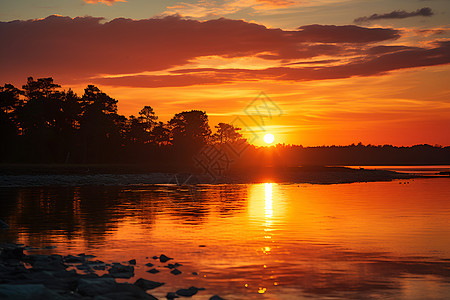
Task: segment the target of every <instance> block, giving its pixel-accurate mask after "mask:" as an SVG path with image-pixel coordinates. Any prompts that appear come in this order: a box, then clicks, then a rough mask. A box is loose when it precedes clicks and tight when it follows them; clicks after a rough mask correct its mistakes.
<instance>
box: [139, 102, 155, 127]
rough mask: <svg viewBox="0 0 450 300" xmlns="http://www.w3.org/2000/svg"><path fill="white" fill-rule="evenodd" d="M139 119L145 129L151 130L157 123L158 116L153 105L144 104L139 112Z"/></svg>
mask: <svg viewBox="0 0 450 300" xmlns="http://www.w3.org/2000/svg"><path fill="white" fill-rule="evenodd" d="M138 119H139V121H140V122H141V123H142V124H143V127H144V129H145V131H147V132H150V131H151V130H152V128H153V126H155V124H156V120H158V117H157V116H156V114H155V112H154V110H153V108H152V107H151V106H144V108H143V109H141V111H140V112H139V118H138Z"/></svg>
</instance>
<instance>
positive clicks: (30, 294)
mask: <svg viewBox="0 0 450 300" xmlns="http://www.w3.org/2000/svg"><path fill="white" fill-rule="evenodd" d="M0 299H3V300H17V299H20V300H48V299H51V300H64V298H63V297H62V296H60V295H58V294H57V293H55V292H53V291H52V290H50V289H48V288H46V287H45V286H44V285H43V284H0Z"/></svg>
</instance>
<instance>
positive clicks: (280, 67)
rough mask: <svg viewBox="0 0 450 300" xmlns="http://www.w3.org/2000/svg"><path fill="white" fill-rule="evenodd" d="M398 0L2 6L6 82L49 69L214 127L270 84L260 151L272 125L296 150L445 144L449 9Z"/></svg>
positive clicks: (71, 81)
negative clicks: (201, 117)
mask: <svg viewBox="0 0 450 300" xmlns="http://www.w3.org/2000/svg"><path fill="white" fill-rule="evenodd" d="M80 2H81V1H80ZM402 5H403V6H402V7H401V9H399V7H398V6H393V4H392V3H390V2H389V1H385V0H379V1H377V2H376V4H375V3H374V4H373V5H372V6H368V5H367V3H365V2H363V1H359V0H354V1H343V0H342V1H341V0H324V1H319V2H315V3H306V2H300V1H257V0H255V1H238V0H225V1H221V2H214V3H212V2H211V3H209V2H205V1H196V0H192V1H187V2H186V1H184V2H179V1H176V0H170V1H166V2H162V1H152V3H151V4H149V3H145V4H144V3H140V2H139V1H137V2H133V1H115V0H102V1H100V0H89V1H85V2H84V3H79V4H70V5H69V4H68V3H65V2H61V3H58V4H57V5H56V4H55V6H54V8H51V7H47V8H44V7H38V6H36V5H35V4H34V3H33V2H30V1H29V0H20V1H7V2H3V3H2V4H0V11H2V13H1V14H0V20H3V21H2V22H0V32H1V35H2V37H3V39H4V40H7V41H10V43H9V44H7V46H6V47H3V48H2V49H1V50H0V54H1V57H8V59H7V60H3V61H2V65H3V68H2V70H0V84H5V83H12V84H14V85H15V86H17V87H20V86H21V85H22V84H24V83H25V81H26V78H27V77H28V76H32V77H34V78H35V79H36V78H42V77H53V78H54V80H55V82H56V83H57V84H60V85H62V87H63V88H64V89H68V88H72V89H74V90H75V91H76V92H77V93H78V94H82V93H83V89H84V88H85V87H86V86H87V85H88V84H94V85H96V86H98V87H99V88H100V89H101V90H102V91H104V92H105V93H107V94H108V95H110V96H111V97H113V98H115V99H117V100H119V103H118V107H119V114H122V115H125V116H127V117H128V116H130V115H136V114H137V113H138V111H139V110H140V109H142V107H144V106H145V105H150V106H152V107H153V108H154V110H155V112H156V114H157V115H158V116H159V117H160V120H161V121H168V120H169V119H170V118H171V117H172V116H173V115H174V114H176V113H178V112H181V111H186V110H191V109H198V110H202V111H206V113H207V114H208V116H209V121H210V125H211V127H214V126H215V125H216V124H218V123H219V122H224V123H230V122H233V120H234V119H235V118H237V117H245V113H244V112H243V110H244V109H245V108H246V107H247V106H248V105H249V103H251V102H252V101H253V99H254V98H255V97H257V96H258V95H259V94H260V93H261V92H264V93H265V94H267V95H268V97H270V98H271V99H272V100H273V101H274V103H276V104H277V105H278V106H279V107H280V108H281V110H282V111H283V114H282V115H280V116H276V117H274V118H268V119H266V123H265V124H264V128H258V126H257V125H254V124H253V125H252V124H250V125H249V128H245V129H246V130H247V131H252V132H255V133H256V134H257V135H258V136H261V138H259V139H258V140H257V141H254V142H253V143H254V144H255V145H266V144H265V143H264V142H263V139H262V136H263V135H264V134H265V133H267V132H270V133H272V134H274V136H275V137H276V140H275V143H284V144H298V145H304V146H320V145H349V144H352V143H358V142H362V143H363V144H374V145H382V144H392V145H397V146H401V145H404V146H411V145H416V144H431V145H435V144H438V145H444V146H445V145H450V135H449V134H448V132H450V89H449V88H448V80H449V79H450V65H449V64H450V55H449V53H450V24H449V22H448V20H446V18H445V16H444V15H445V13H450V7H449V6H448V3H446V2H445V1H442V0H437V1H433V3H427V5H429V7H428V6H427V7H421V6H420V7H419V6H417V5H418V4H411V3H402ZM30 8H34V10H32V9H30ZM143 10H147V11H148V12H149V15H146V16H144V15H143V14H142V11H143ZM79 16H83V17H79ZM298 16H302V18H301V20H300V19H299V18H298ZM13 20H16V21H14V22H11V21H13ZM25 20H27V21H25ZM299 20H300V21H299ZM324 20H325V21H324ZM37 32H38V33H39V34H35V33H37ZM30 49H32V51H30ZM259 127H260V126H259ZM244 136H246V133H245V132H244ZM247 136H248V135H247Z"/></svg>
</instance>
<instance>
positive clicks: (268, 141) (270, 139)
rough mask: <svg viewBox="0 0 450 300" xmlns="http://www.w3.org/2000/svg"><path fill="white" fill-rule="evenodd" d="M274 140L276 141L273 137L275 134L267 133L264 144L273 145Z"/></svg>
mask: <svg viewBox="0 0 450 300" xmlns="http://www.w3.org/2000/svg"><path fill="white" fill-rule="evenodd" d="M274 140H275V137H274V136H273V134H271V133H266V135H264V142H265V143H266V144H272V143H273V141H274Z"/></svg>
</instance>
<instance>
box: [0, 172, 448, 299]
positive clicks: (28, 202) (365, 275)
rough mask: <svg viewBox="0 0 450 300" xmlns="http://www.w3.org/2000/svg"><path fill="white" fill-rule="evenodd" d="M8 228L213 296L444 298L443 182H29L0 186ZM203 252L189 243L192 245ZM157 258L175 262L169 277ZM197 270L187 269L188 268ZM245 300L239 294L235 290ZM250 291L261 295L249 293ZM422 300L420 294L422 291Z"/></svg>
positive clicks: (170, 286)
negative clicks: (193, 185) (176, 270)
mask: <svg viewBox="0 0 450 300" xmlns="http://www.w3.org/2000/svg"><path fill="white" fill-rule="evenodd" d="M0 192H2V193H3V194H2V195H1V196H2V199H3V200H4V201H3V202H2V203H0V205H2V206H1V207H2V211H4V212H9V214H10V217H8V219H7V221H8V223H9V224H10V225H12V226H11V230H10V231H8V232H0V234H8V236H7V237H5V236H4V237H3V240H6V238H8V239H10V240H15V241H17V242H21V243H24V244H27V245H30V244H31V245H33V246H35V247H39V246H57V248H56V249H54V250H47V252H48V253H56V254H61V253H70V254H77V253H87V254H94V255H97V257H98V259H100V260H103V261H105V262H109V263H110V262H124V261H125V262H126V261H128V260H129V259H136V260H137V262H138V263H137V266H136V270H135V273H136V276H135V277H134V278H132V279H131V280H130V282H134V281H135V280H136V279H137V278H139V277H142V278H145V279H148V280H153V281H159V282H165V283H166V284H165V285H164V287H161V288H157V289H155V290H152V291H151V294H152V295H154V296H155V297H159V298H164V297H165V295H166V293H167V292H168V291H174V290H177V289H179V288H186V287H189V286H192V285H194V286H199V287H205V288H206V290H205V292H203V293H199V295H196V299H209V297H210V296H212V293H215V294H219V295H221V296H223V297H224V298H225V299H242V298H243V297H244V298H245V299H258V297H260V298H259V299H309V298H311V297H313V298H314V297H322V296H324V297H334V298H338V299H348V298H358V297H359V298H361V297H363V296H364V295H369V296H370V297H372V298H375V299H392V300H393V299H395V300H397V299H410V297H409V296H408V295H412V294H414V295H416V296H417V297H416V298H417V299H419V298H420V297H426V295H432V296H433V297H432V298H433V299H445V297H441V295H443V294H448V293H450V284H449V283H448V282H449V281H448V280H449V278H450V273H449V272H448V270H449V269H450V263H448V260H449V259H450V243H449V242H450V221H449V220H450V202H449V201H448V199H450V184H449V179H448V178H436V179H420V180H414V181H408V182H407V181H394V182H373V183H355V184H339V185H311V184H278V183H272V182H270V181H269V180H268V181H266V182H265V183H260V184H241V185H239V184H238V185H214V186H210V185H205V186H199V187H198V190H197V192H196V193H195V195H194V196H193V195H191V194H190V193H189V189H187V188H173V189H172V190H170V191H169V192H168V191H167V189H166V187H162V186H143V187H65V188H57V187H41V188H26V189H17V191H15V190H14V189H9V190H3V191H2V190H0ZM201 245H202V246H204V247H199V246H201ZM162 253H164V254H166V255H168V256H170V257H173V258H174V261H173V262H179V263H181V264H183V266H182V267H180V270H181V271H182V272H183V273H182V274H181V275H179V276H174V275H172V274H171V273H170V272H169V269H167V268H164V266H163V265H162V264H156V265H155V267H156V268H157V269H159V270H160V272H159V273H158V274H149V273H148V272H147V270H148V268H146V267H145V263H147V262H152V263H155V261H154V260H152V259H151V257H152V256H153V255H160V254H162ZM192 272H197V273H198V275H192V274H191V273H192ZM243 295H245V296H243ZM261 297H262V298H261ZM424 299H425V298H424Z"/></svg>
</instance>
